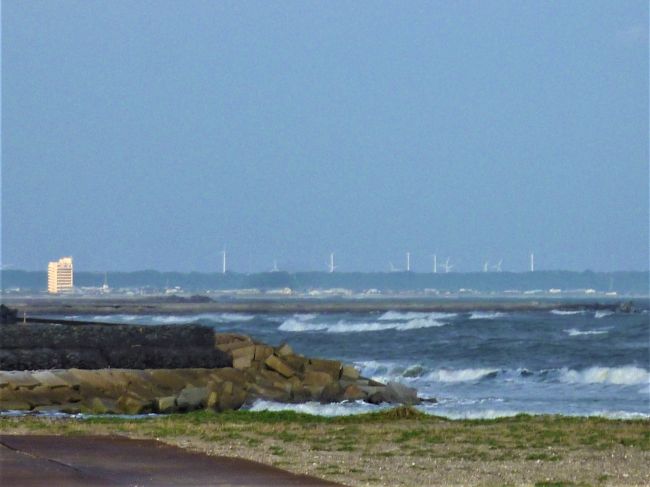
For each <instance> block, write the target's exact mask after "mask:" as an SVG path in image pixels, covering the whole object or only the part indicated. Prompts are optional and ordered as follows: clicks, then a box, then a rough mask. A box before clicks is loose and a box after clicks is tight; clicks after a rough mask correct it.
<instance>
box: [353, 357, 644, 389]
mask: <svg viewBox="0 0 650 487" xmlns="http://www.w3.org/2000/svg"><path fill="white" fill-rule="evenodd" d="M355 365H356V366H357V367H359V368H360V369H361V374H362V375H363V376H365V377H371V378H373V379H375V380H378V381H380V382H386V381H391V380H397V381H407V382H408V381H417V382H418V383H419V384H421V385H425V384H426V383H461V382H479V381H483V380H489V379H499V380H504V381H508V382H510V381H513V380H517V381H522V380H523V381H535V382H551V383H558V382H559V383H565V384H568V383H571V384H613V385H624V386H626V385H639V384H640V385H647V384H649V383H650V372H648V371H647V370H646V369H643V368H641V367H636V366H633V365H630V366H624V367H590V368H587V369H583V370H574V369H568V368H566V367H565V368H561V369H545V370H528V369H526V368H517V369H504V368H496V367H472V368H463V369H452V368H447V367H436V368H433V367H426V366H425V365H422V364H405V363H403V362H402V363H400V362H390V361H376V360H368V361H362V362H356V363H355Z"/></svg>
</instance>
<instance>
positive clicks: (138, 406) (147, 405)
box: [117, 394, 152, 414]
mask: <svg viewBox="0 0 650 487" xmlns="http://www.w3.org/2000/svg"><path fill="white" fill-rule="evenodd" d="M117 407H118V408H119V409H120V410H121V411H122V412H123V413H125V414H142V413H145V412H149V411H151V410H152V401H151V400H150V399H145V398H142V397H139V396H136V395H133V394H125V395H123V396H120V398H119V399H118V400H117Z"/></svg>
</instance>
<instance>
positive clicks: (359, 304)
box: [2, 296, 647, 318]
mask: <svg viewBox="0 0 650 487" xmlns="http://www.w3.org/2000/svg"><path fill="white" fill-rule="evenodd" d="M2 302H3V304H6V305H8V306H10V307H12V308H15V309H17V310H18V317H19V318H22V317H23V314H25V315H26V316H27V317H28V318H29V317H39V316H43V315H114V314H132V315H148V314H169V315H174V314H179V315H185V314H200V313H241V314H295V313H298V314H299V313H323V314H333V313H380V312H386V311H400V312H423V313H431V312H456V313H458V312H461V313H462V312H470V311H486V312H513V311H551V310H554V309H561V310H566V311H599V310H606V311H625V312H630V311H633V310H634V304H633V303H635V302H636V303H643V304H644V305H645V304H647V299H646V298H642V299H639V298H637V299H625V298H617V299H613V298H609V299H600V300H596V299H589V298H551V297H548V298H546V297H544V298H536V299H530V298H518V299H512V298H489V299H486V298H465V297H463V298H432V299H430V298H421V297H387V298H365V299H351V298H339V299H313V298H271V299H269V298H265V299H251V298H232V299H223V300H211V299H209V298H203V299H201V300H197V299H196V298H195V297H189V298H185V297H179V296H172V297H150V298H129V299H125V298H112V297H107V298H101V299H97V298H74V297H64V298H49V297H48V298H18V297H11V298H9V297H7V296H3V297H2Z"/></svg>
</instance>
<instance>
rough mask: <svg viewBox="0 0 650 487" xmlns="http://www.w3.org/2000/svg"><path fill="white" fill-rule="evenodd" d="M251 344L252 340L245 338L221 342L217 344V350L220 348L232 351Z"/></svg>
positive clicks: (223, 350)
mask: <svg viewBox="0 0 650 487" xmlns="http://www.w3.org/2000/svg"><path fill="white" fill-rule="evenodd" d="M251 345H252V342H251V341H250V340H247V341H236V342H230V343H223V344H221V345H217V348H218V349H219V350H221V351H222V352H226V353H232V352H234V351H235V350H237V349H240V348H245V347H250V346H251Z"/></svg>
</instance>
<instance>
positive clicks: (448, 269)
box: [443, 257, 454, 274]
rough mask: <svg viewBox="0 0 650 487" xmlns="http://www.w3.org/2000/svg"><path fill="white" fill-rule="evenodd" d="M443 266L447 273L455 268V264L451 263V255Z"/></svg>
mask: <svg viewBox="0 0 650 487" xmlns="http://www.w3.org/2000/svg"><path fill="white" fill-rule="evenodd" d="M443 267H444V268H445V274H448V273H449V271H450V270H452V269H453V268H454V265H453V264H450V263H449V257H447V260H446V261H445V263H444V265H443Z"/></svg>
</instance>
